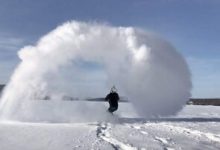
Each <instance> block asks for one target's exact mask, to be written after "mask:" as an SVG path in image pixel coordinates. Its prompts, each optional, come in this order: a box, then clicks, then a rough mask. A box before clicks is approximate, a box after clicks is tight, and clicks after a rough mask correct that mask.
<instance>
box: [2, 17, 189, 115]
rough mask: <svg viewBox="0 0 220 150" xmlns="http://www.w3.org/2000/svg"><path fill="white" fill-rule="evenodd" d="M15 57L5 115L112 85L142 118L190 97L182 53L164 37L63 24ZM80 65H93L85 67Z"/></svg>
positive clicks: (169, 110)
mask: <svg viewBox="0 0 220 150" xmlns="http://www.w3.org/2000/svg"><path fill="white" fill-rule="evenodd" d="M18 55H19V58H20V59H21V60H22V61H21V63H20V64H19V66H18V67H17V68H16V70H15V71H14V74H13V75H12V77H11V80H10V82H9V83H8V85H7V87H6V89H5V90H4V93H3V96H2V98H1V104H0V110H1V117H2V118H4V119H19V117H22V115H23V118H25V117H24V116H28V115H27V114H31V113H34V112H31V110H32V109H33V108H34V107H36V106H34V105H33V104H31V106H30V104H29V103H27V101H30V100H33V99H42V98H43V97H45V96H46V95H51V96H54V97H56V99H59V98H57V97H59V96H58V95H63V94H70V93H71V95H72V96H76V97H78V96H84V97H88V96H92V97H96V96H100V95H102V94H106V92H107V89H108V88H109V87H110V86H111V85H113V84H115V85H116V86H117V87H118V88H119V89H120V90H119V91H120V92H121V93H123V95H126V97H128V98H129V100H130V101H131V103H132V104H133V105H134V107H135V108H136V110H137V111H138V112H139V113H140V115H142V116H144V117H150V116H164V115H173V114H175V113H176V112H177V111H179V110H180V109H181V108H182V106H183V105H184V104H185V103H186V101H187V100H188V99H189V97H190V90H191V79H190V72H189V70H188V67H187V64H186V62H185V61H184V59H183V58H182V57H181V55H180V54H179V53H178V52H177V51H176V50H175V49H174V48H173V47H172V46H171V45H170V44H168V43H167V42H166V41H164V40H162V39H159V38H157V37H156V36H154V35H152V34H151V33H147V32H145V31H143V30H140V29H137V28H133V27H112V26H109V25H105V24H97V23H84V22H77V21H72V22H67V23H65V24H63V25H62V26H59V27H57V28H56V29H55V30H53V31H52V32H50V33H48V34H47V35H45V36H44V37H42V38H41V39H40V40H39V41H38V43H37V44H36V45H35V46H26V47H24V48H23V49H21V50H20V51H19V53H18ZM85 64H87V65H88V66H89V64H95V67H94V66H89V67H88V66H87V71H85V69H83V67H82V66H83V65H85ZM97 65H98V66H100V67H98V69H97ZM70 68H71V69H70ZM68 69H70V70H71V71H69V72H68ZM88 70H90V71H91V74H90V73H89V72H90V71H88ZM92 70H95V71H92ZM60 74H65V77H62V78H61V77H60ZM88 74H89V75H88ZM93 80H96V83H94V82H93ZM54 83H56V84H54ZM65 84H66V85H67V86H65ZM63 87H65V89H62V88H63ZM65 91H68V93H65ZM119 94H120V93H119ZM103 96H104V95H103ZM77 109H81V108H77ZM48 111H50V110H48ZM36 115H40V114H35V116H36ZM44 115H45V114H44ZM81 117H83V114H82V116H81Z"/></svg>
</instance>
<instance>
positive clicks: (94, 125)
mask: <svg viewBox="0 0 220 150" xmlns="http://www.w3.org/2000/svg"><path fill="white" fill-rule="evenodd" d="M41 103H44V105H43V107H38V110H35V111H36V112H38V111H42V112H43V113H45V118H42V114H39V116H41V117H40V118H39V117H37V116H36V117H35V119H33V120H31V121H32V122H18V121H16V122H12V121H5V122H1V123H0V148H1V149H2V150H61V149H62V150H75V149H76V150H78V149H79V150H91V149H93V150H98V149H100V150H102V149H107V150H108V149H109V150H111V149H113V150H114V149H122V150H136V149H140V150H144V149H153V150H154V149H155V150H158V149H162V150H164V149H165V150H171V149H175V150H180V149H216V150H218V149H220V128H219V126H220V116H219V115H220V107H217V106H190V105H188V106H186V107H185V108H184V109H183V110H182V111H181V112H180V113H179V114H178V115H176V116H173V117H166V118H160V119H142V118H140V117H138V115H137V114H136V113H135V112H134V111H133V109H132V107H131V106H130V104H128V103H120V108H119V110H118V112H117V113H116V114H115V116H109V115H108V116H107V117H106V118H101V117H100V118H99V119H98V121H97V120H95V119H96V118H95V117H93V116H94V115H96V114H95V113H94V114H92V113H91V110H88V111H86V110H84V111H85V115H87V116H88V113H87V112H90V115H91V120H90V119H89V120H88V121H86V120H85V118H84V119H79V118H77V116H76V115H77V114H71V112H72V111H71V110H72V109H71V108H74V107H76V103H75V102H61V103H60V104H59V105H56V106H54V108H55V109H58V108H60V109H61V108H65V110H63V111H62V114H65V115H60V116H57V114H56V113H57V112H61V111H59V110H57V112H54V110H53V111H52V110H50V109H48V108H51V105H54V104H51V103H50V102H49V101H47V102H46V101H45V102H41ZM86 103H87V105H91V106H92V107H90V109H100V108H102V109H103V108H104V109H107V104H106V103H95V102H86ZM39 105H40V104H39ZM58 106H59V107H58ZM103 106H104V107H103ZM43 110H44V111H43ZM47 112H48V114H49V115H48V114H47ZM80 113H82V112H80ZM52 114H56V115H54V116H52V117H51V115H52ZM35 115H36V113H35ZM48 116H50V117H49V118H48ZM63 116H65V117H63ZM31 117H32V118H33V116H31ZM74 118H77V119H74ZM92 118H93V119H92ZM29 119H30V118H29ZM26 120H28V119H27V118H26ZM59 120H60V121H59Z"/></svg>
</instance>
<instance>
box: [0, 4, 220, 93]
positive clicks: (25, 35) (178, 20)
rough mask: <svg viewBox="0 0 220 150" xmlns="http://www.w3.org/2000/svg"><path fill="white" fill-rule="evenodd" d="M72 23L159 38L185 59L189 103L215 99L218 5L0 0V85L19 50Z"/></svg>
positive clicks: (219, 88)
mask: <svg viewBox="0 0 220 150" xmlns="http://www.w3.org/2000/svg"><path fill="white" fill-rule="evenodd" d="M73 19H74V20H80V21H94V20H95V21H98V22H108V23H110V24H112V25H115V26H118V25H119V26H137V27H141V28H144V29H146V30H150V31H152V32H155V33H157V34H159V35H160V36H162V37H163V38H165V39H167V40H168V41H170V42H171V43H172V44H173V45H174V46H175V47H176V49H177V50H178V51H179V52H180V53H182V54H183V56H184V57H185V58H186V60H187V62H188V64H189V66H190V69H191V71H192V79H193V86H194V88H193V92H192V94H193V97H220V69H219V68H220V67H219V66H220V34H219V33H220V1H219V0H65V1H64V0H37V1H30V0H0V72H1V73H0V83H7V81H8V80H9V77H10V75H11V73H12V72H13V69H14V68H15V67H16V65H17V64H18V62H19V60H18V58H17V51H18V50H19V49H20V48H21V47H23V46H25V45H27V44H33V43H35V42H36V41H37V39H38V38H39V37H41V36H42V35H44V34H46V33H47V32H49V31H51V30H52V29H54V28H55V27H56V26H58V25H60V24H62V23H63V22H65V21H68V20H73Z"/></svg>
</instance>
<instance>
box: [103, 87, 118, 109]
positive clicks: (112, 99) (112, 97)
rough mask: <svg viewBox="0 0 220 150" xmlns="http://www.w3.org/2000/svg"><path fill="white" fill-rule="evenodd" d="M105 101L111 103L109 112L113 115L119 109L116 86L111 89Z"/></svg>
mask: <svg viewBox="0 0 220 150" xmlns="http://www.w3.org/2000/svg"><path fill="white" fill-rule="evenodd" d="M105 100H106V101H108V102H109V108H108V111H109V112H110V113H113V112H114V111H116V110H117V109H118V101H119V95H118V93H117V89H116V88H115V86H113V87H112V88H111V91H110V93H109V94H108V95H107V96H106V97H105Z"/></svg>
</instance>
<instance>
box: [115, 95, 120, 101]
mask: <svg viewBox="0 0 220 150" xmlns="http://www.w3.org/2000/svg"><path fill="white" fill-rule="evenodd" d="M116 94H117V101H119V100H120V97H119V95H118V93H116Z"/></svg>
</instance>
